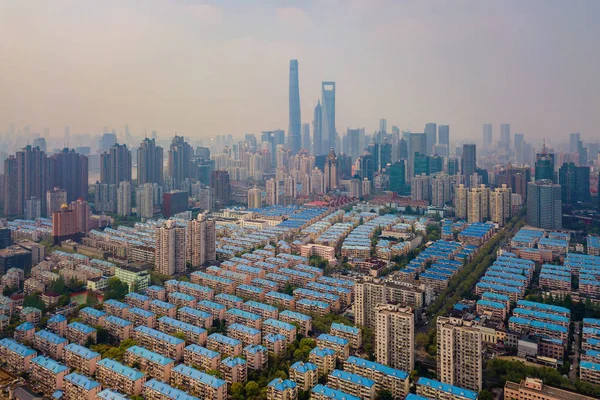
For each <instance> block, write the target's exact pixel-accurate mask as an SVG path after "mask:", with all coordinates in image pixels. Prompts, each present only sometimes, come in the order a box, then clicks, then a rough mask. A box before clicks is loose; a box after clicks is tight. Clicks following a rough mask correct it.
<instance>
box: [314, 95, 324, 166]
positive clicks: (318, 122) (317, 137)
mask: <svg viewBox="0 0 600 400" xmlns="http://www.w3.org/2000/svg"><path fill="white" fill-rule="evenodd" d="M313 154H314V155H315V156H320V155H321V154H323V107H322V106H321V102H320V101H317V105H316V106H315V115H314V119H313Z"/></svg>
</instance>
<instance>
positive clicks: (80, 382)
mask: <svg viewBox="0 0 600 400" xmlns="http://www.w3.org/2000/svg"><path fill="white" fill-rule="evenodd" d="M64 379H65V380H66V381H67V382H71V383H72V384H74V385H76V386H79V387H80V388H83V389H84V390H92V389H94V388H96V387H98V386H100V384H99V383H98V382H96V381H93V380H91V379H90V378H88V377H87V376H85V375H81V374H78V373H75V372H73V373H71V374H69V375H66V376H65V378H64Z"/></svg>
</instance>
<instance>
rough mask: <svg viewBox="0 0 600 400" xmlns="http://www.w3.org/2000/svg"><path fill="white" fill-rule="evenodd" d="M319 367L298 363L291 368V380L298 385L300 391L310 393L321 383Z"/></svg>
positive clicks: (309, 363) (307, 363)
mask: <svg viewBox="0 0 600 400" xmlns="http://www.w3.org/2000/svg"><path fill="white" fill-rule="evenodd" d="M318 370H319V367H317V365H316V364H313V363H311V362H306V363H305V362H302V361H296V362H295V363H294V364H292V365H291V366H290V369H289V376H290V379H291V380H292V381H294V382H296V384H297V385H298V389H299V390H302V391H305V392H308V391H310V390H311V389H312V388H313V387H314V386H315V385H316V384H318V383H319V376H318Z"/></svg>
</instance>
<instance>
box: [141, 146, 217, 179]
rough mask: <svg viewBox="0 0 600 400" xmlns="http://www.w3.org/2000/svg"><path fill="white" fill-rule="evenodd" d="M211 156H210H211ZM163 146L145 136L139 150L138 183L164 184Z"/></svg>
mask: <svg viewBox="0 0 600 400" xmlns="http://www.w3.org/2000/svg"><path fill="white" fill-rule="evenodd" d="M209 158H210V156H209ZM163 164H164V161H163V148H162V147H160V146H157V145H156V141H155V140H154V139H148V138H145V139H144V140H143V141H142V143H140V147H139V148H138V151H137V184H138V185H144V184H146V183H157V184H159V185H162V184H163V182H164V178H163Z"/></svg>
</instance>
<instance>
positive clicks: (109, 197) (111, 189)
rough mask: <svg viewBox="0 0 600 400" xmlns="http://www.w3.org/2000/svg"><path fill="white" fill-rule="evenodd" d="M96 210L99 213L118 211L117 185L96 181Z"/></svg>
mask: <svg viewBox="0 0 600 400" xmlns="http://www.w3.org/2000/svg"><path fill="white" fill-rule="evenodd" d="M94 210H95V211H96V212H97V213H102V212H108V213H114V212H117V185H115V184H112V183H111V184H108V183H100V182H96V190H95V199H94Z"/></svg>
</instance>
